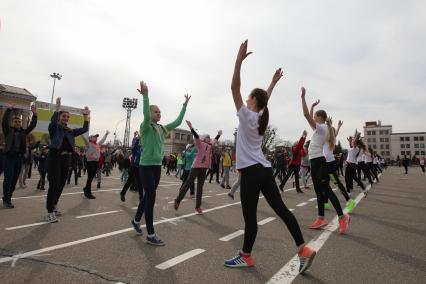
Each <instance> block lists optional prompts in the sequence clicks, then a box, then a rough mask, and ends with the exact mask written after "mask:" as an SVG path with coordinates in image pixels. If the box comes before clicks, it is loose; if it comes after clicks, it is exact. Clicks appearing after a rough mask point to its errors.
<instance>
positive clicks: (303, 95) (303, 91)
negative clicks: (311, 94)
mask: <svg viewBox="0 0 426 284" xmlns="http://www.w3.org/2000/svg"><path fill="white" fill-rule="evenodd" d="M300 90H301V91H302V94H301V95H300V96H301V97H302V98H304V97H305V95H306V90H305V87H302V88H301V89H300Z"/></svg>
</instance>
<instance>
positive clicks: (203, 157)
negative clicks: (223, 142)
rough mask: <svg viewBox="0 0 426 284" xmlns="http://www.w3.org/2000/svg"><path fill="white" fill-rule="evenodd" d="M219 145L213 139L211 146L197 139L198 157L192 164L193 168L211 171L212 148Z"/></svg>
mask: <svg viewBox="0 0 426 284" xmlns="http://www.w3.org/2000/svg"><path fill="white" fill-rule="evenodd" d="M216 143H217V140H216V139H213V140H212V142H211V144H210V143H207V142H204V141H202V140H200V139H199V138H195V146H196V147H197V156H195V160H194V162H193V163H192V167H193V168H196V169H210V167H211V163H212V148H213V146H214V145H215V144H216Z"/></svg>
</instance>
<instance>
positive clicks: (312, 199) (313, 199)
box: [309, 197, 317, 201]
mask: <svg viewBox="0 0 426 284" xmlns="http://www.w3.org/2000/svg"><path fill="white" fill-rule="evenodd" d="M315 200H317V199H316V197H314V198H311V199H309V201H315Z"/></svg>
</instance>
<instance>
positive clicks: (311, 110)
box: [309, 100, 320, 118]
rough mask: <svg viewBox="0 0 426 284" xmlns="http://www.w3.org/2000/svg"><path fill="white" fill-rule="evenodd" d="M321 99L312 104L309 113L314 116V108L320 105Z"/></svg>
mask: <svg viewBox="0 0 426 284" xmlns="http://www.w3.org/2000/svg"><path fill="white" fill-rule="evenodd" d="M319 103H320V100H317V101H315V102H314V103H313V104H312V105H311V109H310V111H309V115H310V116H311V117H312V118H314V109H315V107H316V106H317V105H319Z"/></svg>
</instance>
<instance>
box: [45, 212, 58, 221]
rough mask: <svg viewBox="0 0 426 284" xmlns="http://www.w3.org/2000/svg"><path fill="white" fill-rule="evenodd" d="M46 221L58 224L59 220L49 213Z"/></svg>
mask: <svg viewBox="0 0 426 284" xmlns="http://www.w3.org/2000/svg"><path fill="white" fill-rule="evenodd" d="M46 221H47V222H48V223H57V222H58V219H57V218H56V216H55V213H47V218H46Z"/></svg>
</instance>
